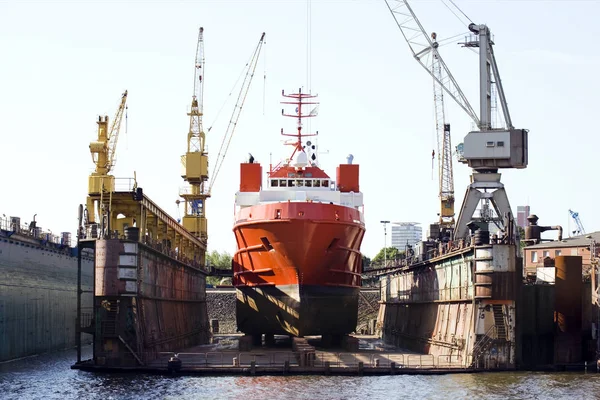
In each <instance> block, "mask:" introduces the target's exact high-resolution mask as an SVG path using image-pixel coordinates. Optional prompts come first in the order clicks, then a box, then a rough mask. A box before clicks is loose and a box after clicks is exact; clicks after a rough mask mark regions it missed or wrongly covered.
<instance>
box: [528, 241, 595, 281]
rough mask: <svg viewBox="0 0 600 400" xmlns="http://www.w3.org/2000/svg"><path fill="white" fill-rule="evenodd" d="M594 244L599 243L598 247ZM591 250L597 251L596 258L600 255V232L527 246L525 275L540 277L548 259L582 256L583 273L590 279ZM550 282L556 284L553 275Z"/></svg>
mask: <svg viewBox="0 0 600 400" xmlns="http://www.w3.org/2000/svg"><path fill="white" fill-rule="evenodd" d="M592 242H595V243H598V245H595V244H594V245H592ZM591 248H594V249H595V252H596V257H597V256H598V255H600V232H592V233H590V234H587V235H580V236H574V237H570V238H566V239H563V240H560V241H558V240H555V241H552V242H543V243H539V244H535V245H533V246H527V247H525V248H524V249H523V260H524V264H525V274H526V275H528V276H535V275H539V274H540V272H541V271H543V270H544V269H545V261H546V259H550V260H553V259H554V257H556V256H581V257H582V273H583V276H584V278H585V277H588V276H589V275H590V270H591V262H590V261H591V260H590V258H591V252H590V249H591ZM550 281H551V282H554V275H553V274H551V277H550Z"/></svg>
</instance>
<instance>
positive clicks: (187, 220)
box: [179, 28, 265, 242]
mask: <svg viewBox="0 0 600 400" xmlns="http://www.w3.org/2000/svg"><path fill="white" fill-rule="evenodd" d="M264 37H265V34H264V33H263V34H262V35H261V38H260V41H259V43H258V45H257V47H256V49H255V51H254V54H253V56H252V59H251V61H250V63H249V64H247V72H246V77H245V79H244V81H243V83H242V87H241V89H240V94H239V96H238V99H237V102H236V104H235V107H234V110H233V114H232V116H231V118H230V121H229V126H228V127H227V130H226V132H225V134H224V136H223V141H222V143H221V148H220V149H219V153H218V154H217V159H216V161H215V170H214V171H215V172H214V174H213V177H212V179H211V182H210V185H208V183H207V182H208V178H209V176H208V152H207V149H206V140H205V139H206V134H205V132H204V129H203V127H202V116H203V105H204V64H205V60H204V28H200V30H199V32H198V43H197V47H196V57H195V63H194V68H195V69H194V86H193V87H194V92H193V95H192V106H191V109H190V112H189V113H188V116H189V117H190V128H189V132H188V140H187V152H186V154H185V155H184V156H181V164H182V167H183V168H182V174H181V177H182V178H183V179H184V180H185V181H186V182H187V183H188V185H186V186H184V187H183V188H182V189H181V190H180V193H179V194H180V196H181V197H182V198H183V199H184V202H185V211H184V216H183V218H182V224H183V227H184V228H185V229H187V230H188V231H189V232H191V233H192V234H193V235H194V236H196V237H197V238H199V239H200V240H203V241H204V242H206V241H207V240H208V234H207V219H206V199H208V198H209V197H210V195H211V189H212V186H213V185H214V182H215V179H216V177H217V175H218V173H219V171H220V169H221V165H222V164H223V159H224V158H225V154H226V153H227V149H228V148H229V144H230V142H231V137H232V135H233V133H234V131H235V128H236V126H237V123H238V120H239V117H240V114H241V111H242V108H243V106H244V101H245V99H246V95H247V94H248V90H249V88H250V83H251V82H252V77H253V76H254V71H255V69H256V65H257V62H258V55H259V54H260V49H261V47H262V45H263V42H264ZM208 130H209V131H210V128H209V129H208ZM207 186H208V187H207Z"/></svg>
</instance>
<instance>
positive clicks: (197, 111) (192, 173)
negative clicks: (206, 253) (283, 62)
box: [179, 27, 210, 241]
mask: <svg viewBox="0 0 600 400" xmlns="http://www.w3.org/2000/svg"><path fill="white" fill-rule="evenodd" d="M203 106H204V28H202V27H201V28H200V30H199V32H198V43H197V46H196V57H195V63H194V92H193V94H192V106H191V108H190V112H189V113H188V115H189V117H190V129H189V132H188V136H187V152H186V153H185V155H183V156H181V166H182V171H181V177H182V178H183V179H184V180H185V181H186V182H187V183H188V184H189V185H187V186H184V187H183V188H182V189H181V190H180V193H179V195H180V196H181V197H182V198H183V199H184V202H185V214H184V216H183V221H182V224H183V227H184V228H185V229H186V230H187V231H189V232H190V233H191V234H192V235H194V236H195V237H197V238H199V239H200V240H202V241H206V240H207V238H208V236H207V233H206V232H207V221H206V208H205V204H206V199H207V198H209V197H210V194H209V193H208V191H207V190H205V188H204V186H205V183H206V181H207V180H208V153H207V151H206V144H205V143H206V140H205V139H206V135H205V133H204V129H203V127H202V115H203V114H202V111H203Z"/></svg>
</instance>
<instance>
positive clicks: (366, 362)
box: [72, 335, 475, 375]
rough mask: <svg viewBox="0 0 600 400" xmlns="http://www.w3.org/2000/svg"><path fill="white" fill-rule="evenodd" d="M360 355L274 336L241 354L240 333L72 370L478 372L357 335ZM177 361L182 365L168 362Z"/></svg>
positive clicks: (443, 358) (452, 360)
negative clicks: (132, 361) (141, 360)
mask: <svg viewBox="0 0 600 400" xmlns="http://www.w3.org/2000/svg"><path fill="white" fill-rule="evenodd" d="M353 336H354V337H355V338H356V339H358V351H347V350H345V349H343V348H341V347H338V348H323V347H321V346H320V338H318V337H314V338H313V337H309V338H307V342H308V344H309V345H310V346H309V347H308V348H304V349H303V350H299V351H294V350H293V349H292V341H291V340H290V338H288V337H286V336H281V337H279V336H276V338H275V343H274V344H271V345H269V346H266V345H264V344H263V345H262V346H260V347H259V346H255V347H253V348H252V349H251V350H249V351H239V347H238V343H239V339H240V338H241V337H242V336H241V335H214V337H213V343H212V344H208V345H200V346H194V347H191V348H188V349H185V350H183V351H180V352H178V353H174V352H165V353H160V354H158V356H157V357H156V358H155V359H154V360H153V361H151V362H149V363H148V364H147V365H145V366H140V367H135V368H106V367H100V366H95V365H93V364H92V363H90V362H88V363H81V364H76V365H74V366H73V367H72V368H76V369H83V370H94V371H140V372H153V373H170V374H181V375H193V374H203V375H282V374H290V375H293V374H312V375H393V374H445V373H460V372H475V370H473V369H471V368H465V366H464V364H463V362H462V360H460V359H458V358H457V357H455V356H439V357H435V356H433V355H423V354H417V353H413V352H410V351H407V350H403V349H398V348H395V347H393V346H389V345H385V344H384V343H383V342H382V341H381V339H379V338H378V337H376V336H366V335H353ZM173 357H176V358H177V359H179V360H180V361H181V364H180V366H178V365H176V364H175V365H174V364H173V363H169V360H172V358H173Z"/></svg>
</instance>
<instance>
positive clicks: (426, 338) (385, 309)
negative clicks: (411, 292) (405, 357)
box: [379, 302, 473, 359]
mask: <svg viewBox="0 0 600 400" xmlns="http://www.w3.org/2000/svg"><path fill="white" fill-rule="evenodd" d="M381 307H382V308H381V310H382V312H381V313H380V316H379V320H380V321H379V323H380V324H381V325H382V336H383V340H384V341H385V342H386V343H389V344H393V345H395V346H399V347H402V348H407V349H409V350H412V351H416V352H419V353H425V354H433V355H434V356H436V357H437V356H440V355H453V356H462V357H463V358H464V359H466V356H467V354H468V351H469V348H470V347H471V345H470V340H472V338H471V332H472V330H473V304H472V303H469V302H463V303H418V304H399V303H384V304H382V305H381Z"/></svg>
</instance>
